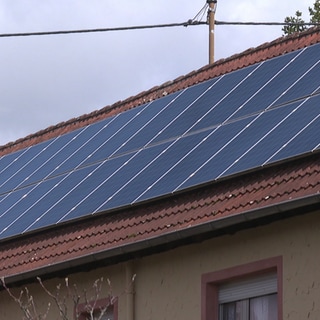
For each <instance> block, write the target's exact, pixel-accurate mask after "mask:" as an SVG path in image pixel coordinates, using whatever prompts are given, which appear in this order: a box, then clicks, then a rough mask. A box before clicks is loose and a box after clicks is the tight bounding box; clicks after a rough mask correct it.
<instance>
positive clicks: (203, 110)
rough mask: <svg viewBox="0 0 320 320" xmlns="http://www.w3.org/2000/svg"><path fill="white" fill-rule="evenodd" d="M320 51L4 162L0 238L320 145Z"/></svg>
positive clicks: (177, 96) (144, 108)
mask: <svg viewBox="0 0 320 320" xmlns="http://www.w3.org/2000/svg"><path fill="white" fill-rule="evenodd" d="M319 48H320V45H315V46H311V47H308V48H306V49H303V50H299V51H296V52H293V53H290V54H286V55H283V56H280V57H277V58H274V59H270V60H267V61H264V62H262V63H259V64H256V65H252V66H250V67H247V68H243V69H241V70H238V71H235V72H231V73H229V74H226V75H223V76H221V77H217V78H214V79H211V80H209V81H206V82H203V83H201V84H198V85H195V86H192V87H190V88H186V89H185V90H182V91H179V92H177V93H174V94H171V95H167V96H164V97H163V98H161V99H157V100H155V101H151V102H147V103H145V104H144V105H141V106H139V107H136V108H133V109H132V110H130V111H127V112H123V113H121V114H118V115H116V116H114V117H110V118H108V119H105V120H102V121H100V122H97V123H94V124H92V125H89V126H87V127H84V128H82V129H78V130H76V131H74V132H70V133H68V134H65V135H62V136H60V137H57V138H55V139H51V140H49V141H46V142H43V143H40V144H38V145H35V146H32V147H30V148H28V149H25V150H21V151H18V152H15V153H12V154H9V155H7V156H3V157H1V158H0V226H1V227H0V238H2V239H3V238H6V237H12V236H15V235H18V234H21V233H24V232H28V231H32V230H37V229H40V228H44V227H48V226H52V225H55V224H57V223H59V222H63V221H69V220H72V219H76V218H80V217H83V216H86V215H90V214H94V213H96V212H100V211H105V210H110V209H115V208H119V207H122V206H126V205H130V204H132V203H137V202H140V201H145V200H148V199H152V198H157V197H160V196H163V195H167V194H170V193H172V192H175V191H177V190H183V189H185V188H189V187H194V186H197V185H200V184H203V183H207V182H211V181H214V180H216V179H219V178H221V177H227V176H230V175H232V174H236V173H240V172H244V171H247V170H251V169H254V168H257V167H259V166H263V165H266V164H269V163H272V162H275V161H279V160H284V159H287V158H290V157H295V156H299V155H301V154H305V153H309V152H312V151H314V150H315V149H318V148H319V146H320V138H319V134H318V133H319V132H320V108H319V107H318V104H319V103H320V96H319V95H317V93H318V90H319V87H320V76H319V74H320V62H319V61H320V59H319V58H318V52H319ZM308 95H312V97H308Z"/></svg>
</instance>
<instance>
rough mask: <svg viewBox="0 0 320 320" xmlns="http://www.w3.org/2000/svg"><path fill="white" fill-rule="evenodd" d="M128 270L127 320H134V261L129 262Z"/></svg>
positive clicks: (127, 264)
mask: <svg viewBox="0 0 320 320" xmlns="http://www.w3.org/2000/svg"><path fill="white" fill-rule="evenodd" d="M125 269H126V293H127V294H126V320H134V287H135V286H134V278H135V274H134V273H133V261H128V262H127V263H126V266H125Z"/></svg>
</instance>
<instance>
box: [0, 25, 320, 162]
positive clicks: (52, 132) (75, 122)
mask: <svg viewBox="0 0 320 320" xmlns="http://www.w3.org/2000/svg"><path fill="white" fill-rule="evenodd" d="M318 42H320V35H319V28H316V27H315V28H310V29H308V30H307V31H304V32H302V33H296V34H293V35H290V36H288V37H281V38H278V39H276V40H274V41H272V42H270V43H265V44H263V45H261V46H259V47H257V48H251V49H248V50H246V51H244V52H242V53H240V54H236V55H234V56H231V57H229V58H227V59H221V60H219V61H217V62H215V63H214V64H212V65H208V66H205V67H203V68H201V69H199V70H197V71H193V72H191V73H189V74H187V75H186V76H182V77H179V78H178V79H176V80H173V81H170V82H167V83H165V84H163V85H161V86H158V87H154V88H152V89H150V90H148V91H146V92H142V93H140V94H138V95H136V96H134V97H130V98H128V99H126V100H124V101H119V102H116V103H115V104H113V105H111V106H107V107H104V108H102V109H100V110H97V111H94V112H92V113H90V114H86V115H83V116H80V117H78V118H74V119H70V120H69V121H66V122H62V123H59V124H57V125H55V126H52V127H49V128H46V129H44V130H42V131H39V132H37V133H35V134H31V135H29V136H27V137H25V138H22V139H20V140H17V141H15V142H11V143H9V144H7V145H5V146H0V156H1V155H4V154H8V153H11V152H14V151H17V150H20V149H23V148H26V147H29V146H31V145H34V144H37V143H40V142H42V141H45V140H48V139H50V138H53V137H57V136H59V135H62V134H64V133H67V132H70V131H73V130H75V129H78V128H80V127H84V126H86V125H88V124H90V123H93V122H96V121H99V120H102V119H105V118H107V117H110V116H113V115H115V114H117V113H120V112H123V111H125V110H128V109H131V108H134V107H136V106H138V105H141V104H143V103H145V102H147V101H151V100H155V99H158V98H160V97H163V96H164V95H167V94H170V93H173V92H176V91H179V90H181V89H184V88H187V87H189V86H191V85H194V84H197V83H200V82H203V81H206V80H208V79H211V78H213V77H217V76H219V75H222V74H225V73H228V72H231V71H234V70H237V69H241V68H243V67H246V66H249V65H252V64H254V63H257V62H261V61H264V60H267V59H270V58H273V57H277V56H279V55H282V54H284V53H288V52H292V51H295V50H298V49H301V48H304V47H307V46H310V45H312V44H315V43H318Z"/></svg>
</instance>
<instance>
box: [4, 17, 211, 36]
mask: <svg viewBox="0 0 320 320" xmlns="http://www.w3.org/2000/svg"><path fill="white" fill-rule="evenodd" d="M201 24H207V23H206V22H204V21H194V20H188V21H186V22H181V23H168V24H154V25H145V26H131V27H115V28H99V29H80V30H60V31H43V32H21V33H2V34H0V37H1V38H7V37H29V36H49V35H59V34H73V33H94V32H110V31H125V30H139V29H156V28H171V27H188V26H196V25H201Z"/></svg>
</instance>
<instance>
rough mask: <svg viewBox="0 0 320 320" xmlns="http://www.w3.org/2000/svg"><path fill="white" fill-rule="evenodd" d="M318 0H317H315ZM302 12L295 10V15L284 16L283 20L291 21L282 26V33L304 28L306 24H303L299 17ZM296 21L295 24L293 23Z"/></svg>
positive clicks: (290, 32)
mask: <svg viewBox="0 0 320 320" xmlns="http://www.w3.org/2000/svg"><path fill="white" fill-rule="evenodd" d="M317 1H319V0H317ZM301 16H302V12H301V11H297V12H296V15H295V16H291V17H286V18H285V20H284V22H285V23H291V24H290V25H286V26H284V27H283V28H282V31H283V33H284V35H288V34H292V33H295V32H301V31H303V30H305V29H306V26H304V25H303V23H305V22H304V20H303V19H302V18H301ZM294 23H296V24H294Z"/></svg>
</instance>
